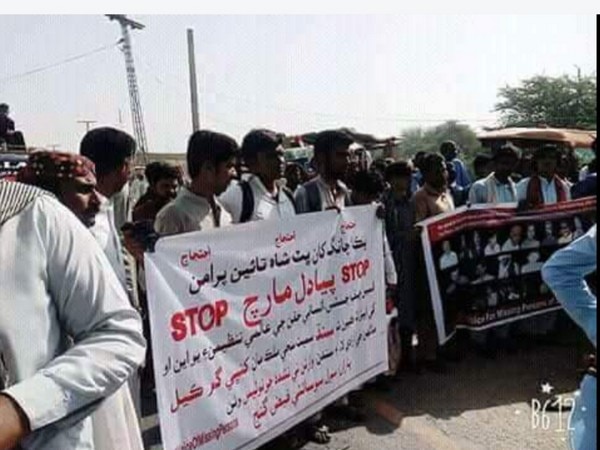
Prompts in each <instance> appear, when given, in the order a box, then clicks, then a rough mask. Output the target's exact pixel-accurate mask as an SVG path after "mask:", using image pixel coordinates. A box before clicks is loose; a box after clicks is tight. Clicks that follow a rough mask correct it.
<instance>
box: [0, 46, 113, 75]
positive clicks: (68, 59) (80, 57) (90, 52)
mask: <svg viewBox="0 0 600 450" xmlns="http://www.w3.org/2000/svg"><path fill="white" fill-rule="evenodd" d="M119 43H120V41H119V42H115V43H114V44H110V45H105V46H103V47H99V48H97V49H94V50H91V51H89V52H86V53H82V54H80V55H76V56H71V57H70V58H66V59H63V60H61V61H57V62H55V63H52V64H48V65H47V66H42V67H38V68H36V69H32V70H28V71H27V72H22V73H17V74H14V75H10V76H8V77H5V78H0V83H6V82H9V81H14V80H17V79H20V78H23V77H27V76H29V75H33V74H36V73H40V72H44V71H46V70H49V69H53V68H55V67H59V66H62V65H64V64H68V63H70V62H73V61H77V60H79V59H83V58H86V57H88V56H91V55H94V54H96V53H100V52H102V51H104V50H108V49H110V48H114V47H116V46H117V45H119Z"/></svg>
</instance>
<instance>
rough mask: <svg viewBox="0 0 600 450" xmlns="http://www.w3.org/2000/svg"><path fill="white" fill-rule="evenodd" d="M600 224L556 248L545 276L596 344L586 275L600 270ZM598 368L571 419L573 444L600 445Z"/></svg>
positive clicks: (589, 448)
mask: <svg viewBox="0 0 600 450" xmlns="http://www.w3.org/2000/svg"><path fill="white" fill-rule="evenodd" d="M596 246H597V241H596V226H595V225H594V227H592V228H591V229H590V231H589V232H588V233H587V234H585V235H584V236H582V237H581V238H579V239H577V240H576V241H574V242H573V243H571V245H569V246H568V247H565V248H564V249H562V250H560V251H558V252H556V253H555V254H554V255H553V256H552V257H551V258H550V259H549V260H548V262H546V264H545V265H544V267H543V269H542V277H543V279H544V281H545V282H546V284H547V285H548V286H550V288H551V289H552V290H553V291H554V293H555V295H556V298H557V299H558V301H559V302H560V303H561V304H562V305H563V307H564V309H565V311H566V312H567V314H569V316H570V317H571V318H572V319H573V320H574V321H575V322H576V323H577V325H579V326H580V327H581V328H582V329H583V330H584V332H585V333H586V335H587V337H588V338H589V340H590V341H591V342H592V344H593V345H594V348H596V345H597V342H596V321H597V314H596V307H597V301H596V297H595V296H594V295H593V294H592V292H591V290H590V288H589V286H588V285H587V283H586V281H585V277H586V276H587V275H589V274H591V273H593V272H595V271H596V258H597V250H596ZM596 395H597V394H596V372H595V368H594V369H591V368H590V369H589V370H588V375H586V376H585V377H584V378H583V381H582V383H581V389H580V391H579V392H578V394H576V396H577V400H576V404H575V410H574V411H573V416H572V419H571V427H572V428H573V431H572V432H571V436H570V438H571V448H573V449H574V450H595V449H596Z"/></svg>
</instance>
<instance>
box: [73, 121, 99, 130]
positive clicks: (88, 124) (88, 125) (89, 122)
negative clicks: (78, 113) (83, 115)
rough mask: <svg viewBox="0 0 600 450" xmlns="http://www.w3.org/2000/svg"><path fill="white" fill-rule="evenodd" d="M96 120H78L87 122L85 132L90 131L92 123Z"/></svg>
mask: <svg viewBox="0 0 600 450" xmlns="http://www.w3.org/2000/svg"><path fill="white" fill-rule="evenodd" d="M96 122H97V121H96V120H78V121H77V123H83V124H85V132H86V133H87V132H88V131H90V128H91V127H90V125H92V124H93V123H96Z"/></svg>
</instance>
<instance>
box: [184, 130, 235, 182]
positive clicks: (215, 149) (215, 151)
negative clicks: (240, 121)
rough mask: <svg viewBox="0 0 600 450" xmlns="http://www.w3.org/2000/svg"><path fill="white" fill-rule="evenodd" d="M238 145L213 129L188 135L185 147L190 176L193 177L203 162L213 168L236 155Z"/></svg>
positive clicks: (198, 171)
mask: <svg viewBox="0 0 600 450" xmlns="http://www.w3.org/2000/svg"><path fill="white" fill-rule="evenodd" d="M238 154H239V146H238V144H237V142H236V141H235V139H233V138H231V137H229V136H227V135H225V134H222V133H216V132H214V131H209V130H202V131H196V132H195V133H194V134H192V135H191V136H190V140H189V142H188V148H187V165H188V172H189V174H190V177H191V178H195V177H196V176H197V175H198V174H199V173H200V170H201V169H202V166H203V165H204V164H207V163H209V164H211V165H213V166H214V167H215V168H216V167H217V166H218V165H219V164H222V163H224V162H227V161H229V160H230V159H231V158H234V157H236V156H238Z"/></svg>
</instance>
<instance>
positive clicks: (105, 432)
mask: <svg viewBox="0 0 600 450" xmlns="http://www.w3.org/2000/svg"><path fill="white" fill-rule="evenodd" d="M1 115H2V111H0V116H1ZM282 144H283V141H282V137H281V135H280V134H279V133H276V132H274V131H271V130H266V129H256V130H252V131H250V132H249V133H248V134H247V135H246V136H245V137H244V138H243V140H242V142H241V145H239V144H238V143H237V142H236V140H235V139H233V138H232V137H230V136H227V135H225V134H222V133H217V132H214V131H208V130H202V131H198V132H195V133H193V134H192V135H191V137H190V138H189V142H188V148H187V153H186V158H187V159H186V163H187V164H186V166H187V173H183V172H182V170H181V169H180V168H178V167H175V166H172V165H170V164H167V163H163V162H155V163H150V164H148V165H147V167H146V168H145V170H144V177H145V180H146V182H147V184H148V188H147V190H146V192H143V193H141V192H140V193H139V194H140V195H136V196H135V197H137V198H134V200H135V202H132V201H131V200H132V199H131V196H128V195H127V194H124V192H125V190H124V188H125V186H126V185H127V183H128V181H130V180H131V178H132V172H133V164H134V156H135V153H136V142H135V140H134V139H133V138H132V137H131V136H129V135H128V134H127V133H125V132H123V131H120V130H117V129H113V128H96V129H93V130H91V131H89V132H88V133H87V134H86V135H85V136H84V138H83V139H82V141H81V144H80V149H79V153H78V154H74V153H60V152H46V151H42V152H36V153H33V154H31V155H30V156H29V160H28V163H27V165H26V167H25V168H23V169H22V170H21V171H20V172H19V174H18V176H17V182H16V183H9V182H2V183H0V241H1V242H3V243H7V242H8V243H12V244H11V245H8V246H7V245H4V244H3V245H2V248H0V266H1V269H2V270H1V271H0V285H2V286H3V292H4V294H0V295H1V296H2V301H0V305H1V308H2V311H3V313H2V315H0V391H1V392H2V394H4V395H0V430H2V431H0V449H10V448H11V447H13V446H15V445H17V444H18V443H20V445H21V447H22V448H24V449H30V448H31V449H33V448H44V449H70V448H73V449H75V448H77V449H78V448H96V449H112V448H126V449H134V448H140V449H141V448H143V445H142V443H141V439H140V432H139V425H138V420H137V419H138V418H139V414H140V396H141V395H142V394H143V395H153V370H152V361H151V351H150V350H149V348H147V347H149V343H150V333H151V330H150V327H149V323H148V305H147V301H146V289H145V283H144V275H143V273H144V267H143V253H144V251H147V250H148V249H149V248H151V247H152V245H153V244H154V243H155V241H156V239H157V238H159V237H160V236H164V235H172V234H179V233H187V232H192V231H203V230H210V229H215V228H221V227H226V226H235V224H239V223H245V222H250V221H261V220H281V219H289V218H291V217H293V216H295V215H297V214H304V213H312V212H318V211H325V210H330V209H333V210H337V211H342V210H343V209H344V208H348V207H352V206H355V205H365V204H371V203H377V204H379V208H378V209H377V211H378V212H377V214H378V217H379V218H380V219H381V220H382V221H383V222H384V229H385V245H384V249H383V250H382V251H383V254H384V260H385V275H386V276H385V282H386V299H382V301H387V307H388V311H390V310H393V309H394V308H395V309H396V310H397V320H396V321H395V322H394V324H393V327H391V328H390V333H392V334H393V336H391V337H390V343H391V345H390V355H395V357H394V358H391V363H392V364H391V365H392V366H393V369H394V371H393V372H394V373H392V374H394V375H396V376H401V373H402V372H403V371H415V372H419V373H421V372H423V371H427V370H431V371H434V372H445V371H446V370H447V363H448V362H449V361H454V360H456V359H457V358H460V353H461V351H460V349H459V348H458V347H457V346H456V345H455V343H453V342H450V343H449V344H448V345H446V346H444V347H440V346H439V344H438V339H437V333H436V326H435V322H434V315H433V310H432V306H431V301H430V300H429V296H428V292H427V283H426V280H425V279H424V277H425V275H424V274H425V272H426V271H425V270H424V264H425V263H424V260H423V258H422V257H419V255H420V252H419V251H418V249H419V245H418V243H419V236H420V232H421V230H420V228H419V227H418V225H417V224H418V222H420V221H422V220H424V219H427V218H430V217H433V216H437V215H440V214H445V213H448V212H451V211H453V210H454V209H456V208H457V207H459V206H461V205H466V204H485V203H518V204H519V207H520V208H534V207H537V206H539V205H541V204H551V203H557V202H564V201H567V200H570V199H571V198H580V197H584V196H589V195H595V192H596V162H595V160H594V161H593V162H592V163H590V164H589V165H587V166H586V167H585V168H583V170H582V174H581V179H576V180H574V179H568V178H567V177H566V176H565V174H564V173H561V171H560V168H561V161H562V157H563V156H562V152H561V150H560V149H559V148H558V147H556V146H554V145H544V146H540V148H538V149H536V150H535V152H534V153H533V160H532V161H533V170H532V171H531V172H527V173H521V174H519V173H518V168H519V167H521V166H522V165H521V164H520V162H521V155H520V154H519V152H518V149H516V148H515V147H514V146H512V145H504V146H502V147H501V148H499V149H497V150H496V151H495V152H493V154H490V155H479V156H478V157H477V158H475V161H474V164H473V171H472V174H473V175H474V177H473V176H472V174H471V171H470V170H468V168H467V165H466V164H465V163H464V162H463V161H462V160H461V158H460V156H461V155H460V147H459V146H458V145H457V144H456V143H454V142H451V141H447V142H444V143H442V144H441V146H440V149H439V152H438V153H423V152H420V153H418V154H416V155H414V157H413V158H412V159H411V160H395V159H393V158H387V159H381V160H376V161H372V158H371V156H370V154H369V152H368V151H366V150H365V149H364V148H361V146H360V145H357V143H355V142H353V139H352V137H351V136H349V135H348V134H347V133H345V132H344V131H340V130H327V131H322V132H320V133H318V135H317V137H316V140H315V142H314V157H313V160H312V161H311V164H310V170H307V168H306V167H304V166H302V165H300V164H296V163H288V164H286V160H285V149H284V148H283V145H282ZM595 148H596V147H595V142H594V145H593V149H594V151H595ZM515 175H517V176H518V175H520V177H519V178H520V179H519V180H517V179H516V178H515ZM50 194H52V195H50ZM69 210H70V212H69ZM448 257H449V258H450V257H453V258H456V257H457V255H456V254H454V255H449V256H448ZM8 262H10V263H8ZM5 295H6V296H7V298H10V299H11V301H10V302H8V301H6V302H5V301H4V296H5ZM5 303H6V304H5ZM7 305H8V306H7ZM5 311H6V312H5ZM17 318H20V320H16V319H17ZM23 318H27V319H26V320H27V324H24V323H23V322H22V320H23ZM555 322H556V315H553V314H546V315H543V316H541V317H538V318H533V319H526V320H524V321H522V323H519V324H517V325H519V326H513V325H514V324H513V325H506V326H501V327H497V328H493V329H491V330H487V331H482V332H475V333H472V336H471V341H472V342H473V344H474V345H475V347H476V348H478V349H482V350H483V351H484V354H491V353H493V351H494V350H495V349H496V347H497V346H499V343H503V344H504V345H505V347H506V348H514V346H515V343H514V339H515V336H517V335H518V333H519V332H523V333H527V332H530V331H531V330H534V331H535V330H544V332H545V333H551V331H552V330H553V327H554V324H555ZM416 342H418V345H415V343H416ZM41 343H43V344H44V345H41ZM139 367H143V370H142V376H141V382H140V380H139V378H138V376H137V375H136V374H137V372H138V368H139ZM387 381H389V380H387ZM140 383H141V387H140ZM101 399H109V400H108V401H105V402H102V403H101V402H100V400H101ZM335 406H336V408H337V411H338V412H341V413H342V414H344V415H345V416H346V417H348V418H350V419H352V420H356V421H360V420H362V419H364V411H363V410H362V407H361V404H360V402H359V401H358V400H356V399H355V398H354V397H353V396H350V397H349V398H344V399H341V400H340V401H338V402H337V403H336V405H335ZM326 425H327V420H326V417H325V416H324V415H323V414H318V415H317V416H315V417H313V418H311V419H309V420H308V421H307V422H306V423H305V424H303V425H302V426H301V427H299V428H298V430H300V431H301V432H302V433H304V434H305V436H307V437H308V438H309V439H312V440H314V441H316V442H318V443H327V442H328V441H329V440H330V436H329V432H328V428H327V426H326ZM92 443H93V445H94V446H95V447H92ZM115 443H118V445H116V444H115ZM124 443H125V444H124Z"/></svg>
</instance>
